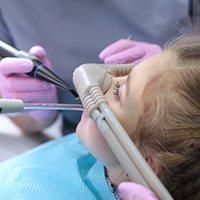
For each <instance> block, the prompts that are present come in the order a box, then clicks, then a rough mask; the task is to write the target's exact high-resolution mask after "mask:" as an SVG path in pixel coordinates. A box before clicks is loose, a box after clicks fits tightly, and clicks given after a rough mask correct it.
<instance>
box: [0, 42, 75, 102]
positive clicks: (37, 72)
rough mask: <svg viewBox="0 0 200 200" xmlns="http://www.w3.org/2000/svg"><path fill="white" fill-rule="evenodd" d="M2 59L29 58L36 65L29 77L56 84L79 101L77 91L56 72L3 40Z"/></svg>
mask: <svg viewBox="0 0 200 200" xmlns="http://www.w3.org/2000/svg"><path fill="white" fill-rule="evenodd" d="M0 57H2V58H4V57H19V58H28V59H30V60H32V61H33V63H34V69H33V71H31V72H29V73H27V75H29V76H31V77H33V78H38V79H40V80H43V81H46V82H48V83H51V84H54V85H55V86H57V87H60V88H62V89H65V90H68V91H69V92H70V93H71V94H72V95H73V96H74V97H75V99H79V97H78V94H77V93H76V91H75V90H73V89H72V88H71V87H70V86H69V85H68V84H67V83H65V82H64V81H63V80H62V79H61V78H59V77H58V76H57V75H56V74H55V73H54V72H52V71H51V70H50V69H48V68H47V67H46V66H45V65H44V64H43V63H42V62H41V60H40V59H39V58H38V57H36V56H34V55H32V54H30V53H28V52H26V51H22V50H18V49H16V48H14V47H12V46H10V45H8V44H6V43H5V42H3V41H2V40H0Z"/></svg>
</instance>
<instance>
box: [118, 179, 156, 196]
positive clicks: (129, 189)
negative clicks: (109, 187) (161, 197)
mask: <svg viewBox="0 0 200 200" xmlns="http://www.w3.org/2000/svg"><path fill="white" fill-rule="evenodd" d="M118 189H119V194H120V197H121V198H122V199H123V200H158V199H157V198H156V197H155V195H154V193H153V192H151V191H150V190H148V189H147V188H145V187H144V186H142V185H139V184H136V183H132V182H123V183H121V184H120V185H119V187H118Z"/></svg>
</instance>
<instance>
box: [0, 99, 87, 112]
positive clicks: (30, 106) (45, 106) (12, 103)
mask: <svg viewBox="0 0 200 200" xmlns="http://www.w3.org/2000/svg"><path fill="white" fill-rule="evenodd" d="M23 110H74V111H83V110H84V108H83V106H82V105H81V104H55V103H52V104H51V103H24V102H23V101H22V100H20V99H0V114H6V113H18V112H22V111H23Z"/></svg>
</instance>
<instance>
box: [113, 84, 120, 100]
mask: <svg viewBox="0 0 200 200" xmlns="http://www.w3.org/2000/svg"><path fill="white" fill-rule="evenodd" d="M120 87H121V86H120V83H119V82H118V81H117V82H116V83H115V85H114V92H113V95H114V98H115V99H116V100H117V101H120V96H119V88H120Z"/></svg>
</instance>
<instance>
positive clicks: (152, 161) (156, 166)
mask: <svg viewBox="0 0 200 200" xmlns="http://www.w3.org/2000/svg"><path fill="white" fill-rule="evenodd" d="M145 160H146V161H147V163H148V164H149V166H150V167H151V169H152V170H153V171H154V173H155V174H156V175H157V176H160V174H161V172H162V165H161V164H160V163H159V162H158V160H157V159H156V158H155V157H153V156H148V157H146V159H145Z"/></svg>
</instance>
